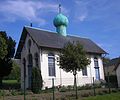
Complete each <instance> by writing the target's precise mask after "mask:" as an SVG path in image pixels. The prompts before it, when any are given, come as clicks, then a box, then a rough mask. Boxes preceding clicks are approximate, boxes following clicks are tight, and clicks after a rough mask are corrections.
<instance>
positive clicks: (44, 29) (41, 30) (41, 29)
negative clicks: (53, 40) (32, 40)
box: [24, 26, 57, 33]
mask: <svg viewBox="0 0 120 100" xmlns="http://www.w3.org/2000/svg"><path fill="white" fill-rule="evenodd" d="M24 27H25V28H31V29H35V30H39V31H44V32H50V33H57V32H55V31H51V30H46V29H41V28H36V27H31V26H24Z"/></svg>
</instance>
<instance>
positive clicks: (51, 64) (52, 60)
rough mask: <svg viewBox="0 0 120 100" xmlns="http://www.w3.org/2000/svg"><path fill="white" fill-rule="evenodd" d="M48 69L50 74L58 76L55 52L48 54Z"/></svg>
mask: <svg viewBox="0 0 120 100" xmlns="http://www.w3.org/2000/svg"><path fill="white" fill-rule="evenodd" d="M48 70H49V76H56V73H55V56H54V54H53V53H49V54H48Z"/></svg>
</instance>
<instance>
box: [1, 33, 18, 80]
mask: <svg viewBox="0 0 120 100" xmlns="http://www.w3.org/2000/svg"><path fill="white" fill-rule="evenodd" d="M15 44H16V43H15V41H14V40H13V39H12V38H11V37H9V36H7V34H6V32H4V31H0V82H1V80H2V78H3V77H4V76H7V75H9V74H10V72H11V70H12V65H13V64H12V63H13V62H12V60H11V58H13V56H14V53H15Z"/></svg>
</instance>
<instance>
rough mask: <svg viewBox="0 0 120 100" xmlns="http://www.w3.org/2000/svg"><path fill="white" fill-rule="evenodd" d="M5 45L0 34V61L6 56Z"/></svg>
mask: <svg viewBox="0 0 120 100" xmlns="http://www.w3.org/2000/svg"><path fill="white" fill-rule="evenodd" d="M7 53H8V52H7V44H6V41H5V39H4V38H3V37H2V35H1V34H0V59H3V58H4V57H5V56H6V55H7Z"/></svg>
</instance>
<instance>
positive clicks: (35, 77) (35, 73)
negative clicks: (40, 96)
mask: <svg viewBox="0 0 120 100" xmlns="http://www.w3.org/2000/svg"><path fill="white" fill-rule="evenodd" d="M42 87H43V80H42V75H41V71H40V69H39V68H38V67H33V68H32V92H34V93H38V92H39V91H40V90H41V89H42Z"/></svg>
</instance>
